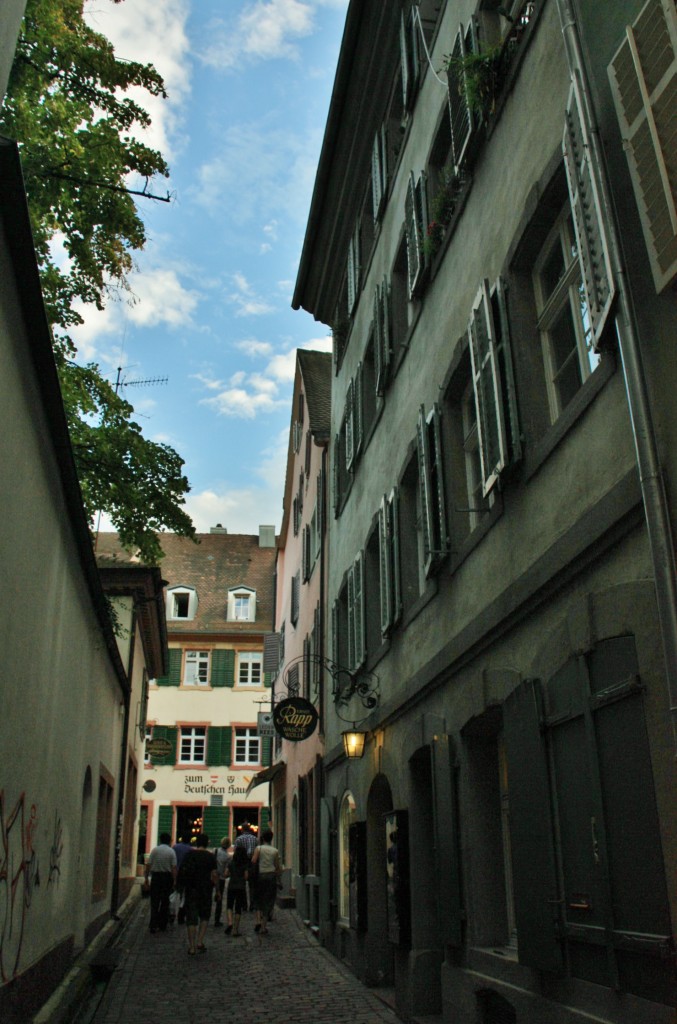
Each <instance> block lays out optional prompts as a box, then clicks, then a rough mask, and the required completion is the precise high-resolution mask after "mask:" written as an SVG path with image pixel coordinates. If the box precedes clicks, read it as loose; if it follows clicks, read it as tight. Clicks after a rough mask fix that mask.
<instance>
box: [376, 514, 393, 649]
mask: <svg viewBox="0 0 677 1024" xmlns="http://www.w3.org/2000/svg"><path fill="white" fill-rule="evenodd" d="M388 527H389V523H388V499H387V498H386V496H385V495H383V497H382V498H381V505H380V508H379V510H378V549H379V583H380V597H381V600H380V605H381V634H382V636H387V635H388V633H389V632H390V624H391V622H392V579H391V576H392V560H391V557H390V556H391V544H390V531H389V528H388Z"/></svg>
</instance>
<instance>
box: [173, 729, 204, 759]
mask: <svg viewBox="0 0 677 1024" xmlns="http://www.w3.org/2000/svg"><path fill="white" fill-rule="evenodd" d="M206 751H207V729H206V727H205V726H204V725H198V726H183V725H182V726H181V742H180V745H179V764H206V763H207V762H206V758H205V754H206Z"/></svg>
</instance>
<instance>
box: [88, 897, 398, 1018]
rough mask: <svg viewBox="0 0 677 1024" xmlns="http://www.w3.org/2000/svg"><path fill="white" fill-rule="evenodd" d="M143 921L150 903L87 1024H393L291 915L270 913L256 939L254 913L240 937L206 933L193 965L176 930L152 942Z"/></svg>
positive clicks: (128, 932) (123, 941)
mask: <svg viewBox="0 0 677 1024" xmlns="http://www.w3.org/2000/svg"><path fill="white" fill-rule="evenodd" d="M148 919H149V906H148V901H146V900H143V901H140V902H139V904H138V906H137V908H136V909H135V910H134V912H133V915H132V918H131V919H130V922H129V924H128V925H127V927H126V928H125V931H124V933H123V935H122V936H121V938H120V940H119V945H118V949H120V950H121V952H122V955H121V958H120V963H119V966H118V968H117V970H116V971H115V972H114V974H113V976H112V978H111V981H110V984H109V985H108V987H107V989H106V992H105V994H104V996H103V999H102V1001H101V1004H100V1005H99V1008H98V1010H97V1012H96V1014H95V1015H94V1017H93V1024H121V1022H125V1024H128V1022H130V1021H152V1020H162V1019H165V1020H166V1019H171V1020H179V1021H181V1024H205V1022H207V1021H208V1022H209V1024H221V1022H223V1024H226V1022H228V1024H230V1022H232V1021H235V1020H236V1019H238V1018H239V1019H241V1018H242V1017H243V1016H244V1015H246V1016H248V1017H253V1018H254V1019H260V1020H262V1021H265V1022H266V1024H278V1022H279V1024H398V1018H397V1017H396V1016H395V1014H394V1013H393V1012H392V1010H391V1009H390V1008H389V1007H387V1006H385V1005H384V1004H383V1003H382V1002H381V1001H380V1000H379V999H378V997H377V996H376V995H374V993H373V991H371V990H370V989H368V988H366V987H365V986H364V985H362V984H361V983H360V982H359V981H358V980H357V979H356V978H355V977H354V975H353V974H351V973H350V971H348V970H347V969H346V968H345V967H344V966H343V965H342V964H341V963H340V962H339V961H338V960H336V958H335V957H333V956H332V955H331V954H330V953H329V952H327V950H325V949H323V947H322V946H320V944H319V943H318V941H317V940H316V939H315V938H314V937H313V935H312V934H311V933H310V932H309V930H308V929H306V928H305V927H304V925H303V923H302V922H301V921H300V919H299V917H298V916H297V914H296V913H295V911H293V910H279V909H278V910H276V911H275V919H274V920H273V921H272V923H271V924H270V925H269V934H268V935H257V934H256V933H255V931H254V923H255V919H254V914H244V915H243V917H242V922H243V924H242V927H241V933H242V934H241V935H240V937H239V938H232V937H231V936H228V935H226V934H225V932H224V929H223V928H215V927H214V926H213V925H211V924H210V925H209V931H208V932H207V937H206V940H205V945H206V946H207V951H206V953H204V954H202V955H201V954H197V955H196V956H189V955H188V952H187V950H188V946H187V942H186V930H185V928H184V927H183V926H182V927H178V926H177V925H174V926H173V927H171V928H170V929H168V931H167V932H166V933H158V934H157V935H151V934H150V933H149V931H148Z"/></svg>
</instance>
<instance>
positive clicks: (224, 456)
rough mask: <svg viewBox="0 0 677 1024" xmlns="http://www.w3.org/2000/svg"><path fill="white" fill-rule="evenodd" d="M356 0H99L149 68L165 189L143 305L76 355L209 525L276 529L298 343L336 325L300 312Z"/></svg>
mask: <svg viewBox="0 0 677 1024" xmlns="http://www.w3.org/2000/svg"><path fill="white" fill-rule="evenodd" d="M346 8H347V0H154V2H153V3H152V4H151V3H148V0H124V2H123V3H121V4H113V3H111V2H110V0H93V2H91V3H89V4H88V5H87V7H86V10H87V12H88V14H87V16H88V20H89V21H90V22H91V23H92V25H93V26H94V27H96V28H97V29H98V30H99V31H101V32H103V33H104V34H105V35H106V36H108V38H109V39H111V40H112V42H113V43H114V45H115V48H116V52H117V54H118V56H120V57H124V58H129V59H136V60H144V61H150V62H152V63H153V64H155V66H156V67H157V69H158V70H159V71H160V73H161V74H162V75H163V76H164V78H165V83H166V86H167V91H168V93H169V98H168V100H166V101H164V102H162V101H155V100H152V99H151V98H145V97H144V98H143V102H144V105H145V106H146V109H148V110H149V111H150V113H151V116H152V118H153V125H152V127H151V129H150V130H149V131H148V132H147V133H146V134H145V135H144V138H145V139H146V141H148V142H149V143H150V144H151V145H153V146H155V147H157V148H159V149H161V151H162V152H163V154H164V155H165V157H166V158H167V159H168V161H169V164H170V168H171V172H172V173H171V179H170V180H169V182H165V181H164V180H163V179H159V180H158V181H157V182H156V183H155V191H157V192H159V193H160V194H163V195H164V194H166V191H167V190H169V192H171V193H172V195H173V196H174V197H175V198H174V199H173V201H172V203H171V204H165V203H151V202H148V201H142V203H143V205H142V206H141V212H142V215H143V218H144V221H145V223H146V228H147V233H148V244H147V246H146V249H145V250H144V251H143V252H142V253H140V254H138V255H137V265H138V268H137V270H136V271H135V272H134V273H133V274H132V276H131V278H130V285H131V288H132V295H133V302H132V304H130V303H129V302H128V301H124V300H122V301H120V300H115V301H111V302H109V303H108V306H107V308H106V309H105V310H104V312H103V313H97V311H96V310H90V309H84V310H82V312H83V315H84V317H85V323H84V325H83V326H82V327H81V328H78V330H77V332H74V340H75V341H76V343H77V345H78V349H79V353H80V358H81V359H86V360H95V361H97V362H98V363H99V364H100V366H101V368H102V369H103V370H104V371H105V372H108V373H110V375H111V377H112V378H113V379H115V375H116V368H117V367H118V366H122V367H123V373H122V378H123V380H128V381H133V380H140V379H141V380H143V379H146V378H154V377H168V378H169V380H168V383H167V384H166V385H163V386H159V385H158V386H154V387H128V388H127V389H126V390H125V392H124V393H125V396H126V397H127V398H128V400H129V401H130V402H132V404H133V405H134V408H135V411H136V416H137V419H138V422H139V423H140V424H141V425H142V427H143V430H144V433H145V434H146V435H147V436H148V437H150V438H152V439H153V440H157V441H162V442H165V443H167V444H170V445H172V447H174V448H175V449H176V450H177V451H178V452H179V454H180V455H181V456H182V457H183V458H184V459H185V471H186V474H187V476H188V478H189V480H190V483H191V493H190V494H189V496H188V500H187V503H186V507H187V509H188V511H189V513H190V514H191V515H192V517H193V520H194V522H195V525H196V527H197V529H198V531H200V532H205V531H208V529H209V527H210V526H213V525H215V524H216V523H217V522H218V523H222V524H223V525H224V526H226V527H227V528H228V530H229V531H230V532H233V533H255V532H257V530H258V526H259V524H261V523H274V524H275V526H276V528H279V525H280V519H281V507H282V492H283V483H284V470H285V460H286V449H287V437H288V430H289V419H290V401H291V389H292V383H293V371H294V360H295V352H296V349H297V348H315V349H324V350H329V348H330V344H329V338H328V330H327V329H326V328H325V327H324V326H323V325H322V324H318V323H315V322H314V321H313V319H312V318H311V317H310V316H309V315H308V314H306V313H304V312H302V311H299V312H294V311H293V310H292V309H291V306H290V303H291V295H292V291H293V287H294V282H295V279H296V272H297V268H298V261H299V257H300V252H301V246H302V242H303V234H304V230H305V226H306V220H307V216H308V210H309V206H310V199H311V193H312V188H313V183H314V177H315V169H316V165H317V160H318V156H319V151H320V146H321V143H322V136H323V132H324V126H325V121H326V117H327V112H328V108H329V100H330V96H331V89H332V85H333V80H334V72H335V69H336V62H337V58H338V51H339V46H340V42H341V35H342V32H343V25H344V21H345V14H346Z"/></svg>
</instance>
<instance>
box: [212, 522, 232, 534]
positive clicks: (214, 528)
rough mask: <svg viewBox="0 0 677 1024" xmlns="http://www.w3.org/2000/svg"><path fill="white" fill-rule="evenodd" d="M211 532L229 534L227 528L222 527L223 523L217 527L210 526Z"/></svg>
mask: <svg viewBox="0 0 677 1024" xmlns="http://www.w3.org/2000/svg"><path fill="white" fill-rule="evenodd" d="M209 532H210V533H228V530H227V529H226V528H225V526H221V523H217V524H216V526H210V528H209Z"/></svg>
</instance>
